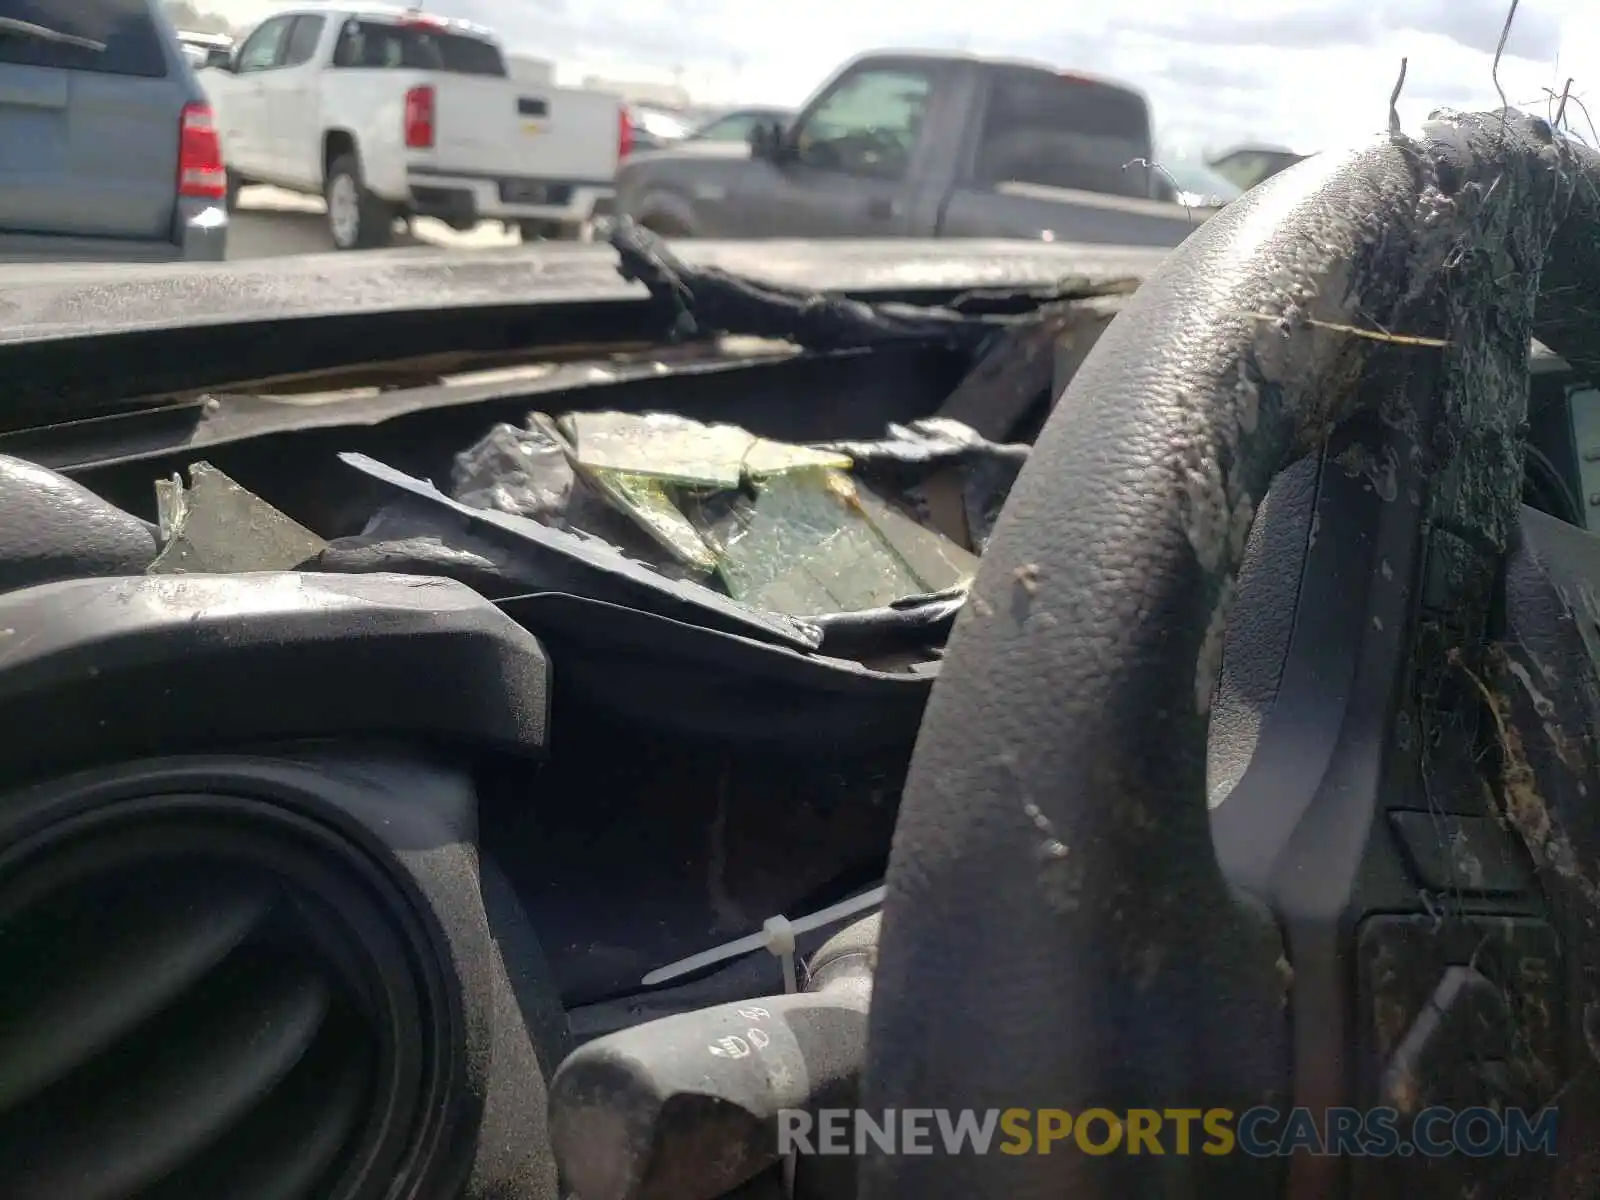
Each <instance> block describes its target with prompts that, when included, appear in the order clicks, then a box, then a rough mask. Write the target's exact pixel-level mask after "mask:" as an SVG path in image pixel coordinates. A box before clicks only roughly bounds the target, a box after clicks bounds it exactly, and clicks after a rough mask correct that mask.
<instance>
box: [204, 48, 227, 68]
mask: <svg viewBox="0 0 1600 1200" xmlns="http://www.w3.org/2000/svg"><path fill="white" fill-rule="evenodd" d="M205 65H206V66H208V67H215V68H216V69H217V70H219V71H231V70H233V51H231V50H223V49H221V48H220V47H219V48H217V49H214V50H208V51H206V64H205Z"/></svg>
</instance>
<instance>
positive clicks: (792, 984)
mask: <svg viewBox="0 0 1600 1200" xmlns="http://www.w3.org/2000/svg"><path fill="white" fill-rule="evenodd" d="M761 932H762V933H764V934H766V935H767V952H768V953H769V954H771V955H773V956H774V957H775V958H776V959H777V960H778V962H779V963H781V964H782V965H783V990H784V991H785V992H788V993H791V994H792V993H794V992H798V991H799V990H800V981H799V980H798V979H796V978H795V970H794V926H793V925H791V924H789V918H788V917H768V918H767V923H766V924H765V925H763V926H762V927H761Z"/></svg>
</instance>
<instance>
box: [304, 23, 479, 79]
mask: <svg viewBox="0 0 1600 1200" xmlns="http://www.w3.org/2000/svg"><path fill="white" fill-rule="evenodd" d="M333 65H334V66H336V67H345V68H351V69H362V70H377V71H382V70H396V69H400V68H405V69H408V70H418V71H446V72H449V73H450V74H452V75H489V76H493V77H495V78H497V79H504V78H506V62H505V57H504V56H503V55H502V54H501V53H500V47H498V46H496V45H495V44H494V43H493V42H488V41H485V40H484V39H482V38H476V37H471V36H470V35H468V34H464V33H453V32H451V31H449V30H445V29H436V28H433V27H431V26H426V25H399V24H390V23H388V22H385V21H346V22H345V24H344V28H343V29H341V30H340V31H339V44H338V45H337V46H336V47H334V51H333Z"/></svg>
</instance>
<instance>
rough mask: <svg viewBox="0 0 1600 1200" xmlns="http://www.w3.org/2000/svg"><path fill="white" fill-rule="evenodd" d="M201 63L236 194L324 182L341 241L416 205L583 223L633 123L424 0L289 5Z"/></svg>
mask: <svg viewBox="0 0 1600 1200" xmlns="http://www.w3.org/2000/svg"><path fill="white" fill-rule="evenodd" d="M199 78H200V82H201V84H202V86H203V87H204V88H205V90H206V93H207V95H208V96H209V98H210V100H211V104H212V107H213V109H214V110H215V111H216V114H217V122H218V127H219V128H220V130H221V133H222V146H223V153H224V155H225V157H226V159H227V167H228V189H229V190H228V198H229V201H230V204H231V203H232V202H233V201H234V200H235V199H236V198H237V196H238V192H239V188H240V187H242V186H244V185H247V184H258V183H259V184H271V185H273V186H276V187H281V188H285V189H288V190H290V191H296V192H305V193H309V194H313V195H315V194H320V195H322V196H323V197H324V199H325V200H326V201H327V206H328V226H329V230H330V232H331V233H332V235H333V243H334V245H335V246H337V247H338V248H339V249H341V250H353V249H366V248H373V247H379V246H386V245H388V244H389V243H390V241H391V239H392V238H393V235H394V225H395V221H396V219H398V218H404V219H410V218H411V217H414V216H429V217H437V218H439V219H441V220H443V221H445V222H447V223H448V224H449V225H451V226H452V227H454V228H457V229H470V228H472V227H473V226H474V225H476V224H477V223H478V222H480V221H485V220H492V221H500V222H503V223H505V224H507V225H515V226H517V227H518V228H519V229H520V230H521V232H522V236H523V238H524V239H525V240H526V239H530V238H534V237H575V236H577V233H578V231H579V230H581V229H582V228H583V227H584V226H585V225H586V224H587V223H588V222H589V221H591V220H592V219H594V218H595V217H597V216H601V215H604V214H605V213H607V212H609V211H610V203H611V197H612V195H613V191H612V181H613V177H614V176H615V174H616V169H617V163H618V161H619V159H620V158H621V157H622V155H624V154H626V153H627V149H628V142H629V136H630V135H629V129H628V121H627V114H626V110H625V108H624V106H623V103H622V101H621V99H620V98H618V97H616V96H612V95H609V94H607V93H604V92H597V91H587V90H579V89H572V88H558V87H554V86H550V85H543V84H530V83H524V82H518V81H515V80H513V79H511V78H510V77H509V76H508V73H507V69H506V57H505V55H504V53H503V52H502V50H501V47H500V44H499V43H498V41H497V40H496V39H495V37H494V35H493V34H492V33H491V32H490V31H488V30H487V29H483V28H481V27H479V26H475V25H471V24H469V23H467V22H464V21H454V20H447V19H444V18H441V17H437V16H434V15H432V14H427V13H422V12H418V11H415V10H403V9H396V8H384V7H377V6H373V7H367V6H362V7H356V6H351V5H308V6H306V7H304V8H294V9H285V10H282V11H279V12H276V13H274V15H272V16H271V17H269V18H267V19H266V20H265V21H263V22H262V23H261V24H260V25H258V26H256V28H255V29H254V30H252V31H251V33H250V34H249V36H248V37H246V38H245V39H244V40H243V41H242V42H240V44H239V46H238V49H237V51H236V53H235V54H234V56H233V58H232V60H231V61H230V62H229V64H228V65H227V66H226V67H225V68H223V67H215V68H210V69H207V70H204V71H201V72H200V73H199Z"/></svg>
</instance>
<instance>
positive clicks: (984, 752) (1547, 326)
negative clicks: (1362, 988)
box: [862, 114, 1600, 1200]
mask: <svg viewBox="0 0 1600 1200" xmlns="http://www.w3.org/2000/svg"><path fill="white" fill-rule="evenodd" d="M1597 179H1600V172H1597V169H1596V160H1595V156H1594V155H1593V154H1590V153H1588V152H1587V151H1585V150H1582V149H1581V148H1577V147H1575V146H1573V145H1571V144H1570V143H1567V142H1565V141H1564V140H1561V139H1557V138H1554V137H1553V136H1552V133H1551V130H1550V128H1549V126H1548V125H1547V124H1546V123H1545V122H1543V121H1540V120H1538V119H1536V118H1528V117H1524V116H1521V115H1512V116H1509V117H1503V116H1501V115H1498V114H1496V115H1471V116H1467V115H1458V114H1448V115H1445V116H1442V117H1440V118H1439V119H1437V120H1436V121H1435V122H1433V123H1432V124H1430V126H1429V127H1428V129H1427V130H1426V131H1425V136H1424V137H1423V138H1422V139H1420V140H1413V139H1410V138H1406V137H1402V136H1398V135H1396V136H1392V137H1388V138H1385V139H1383V140H1382V141H1380V142H1377V143H1375V144H1374V145H1372V146H1370V147H1368V148H1365V149H1362V150H1358V151H1353V152H1350V153H1348V154H1345V155H1324V156H1320V157H1319V158H1316V159H1312V160H1310V161H1308V162H1307V163H1305V164H1302V165H1301V166H1299V167H1296V168H1294V169H1291V170H1290V171H1288V172H1286V173H1285V174H1283V175H1280V176H1279V177H1277V178H1276V179H1274V180H1273V181H1271V182H1270V183H1269V184H1267V185H1265V186H1263V187H1262V188H1259V189H1257V190H1256V191H1254V192H1252V193H1250V194H1249V195H1247V196H1246V197H1245V198H1244V199H1243V200H1241V201H1238V202H1236V203H1235V204H1233V205H1232V206H1230V207H1229V208H1228V209H1226V210H1224V211H1223V212H1222V213H1221V214H1219V215H1218V216H1216V217H1214V218H1212V219H1211V220H1210V221H1208V222H1207V223H1206V224H1205V225H1204V226H1203V227H1202V228H1200V229H1199V230H1198V231H1197V232H1196V233H1195V234H1193V235H1192V236H1191V237H1190V238H1189V240H1188V241H1187V242H1186V243H1185V244H1184V245H1183V246H1182V247H1181V248H1180V249H1179V250H1178V251H1176V252H1175V253H1174V254H1173V255H1172V256H1171V258H1169V259H1168V260H1167V261H1166V263H1165V264H1163V266H1162V267H1161V268H1160V269H1159V270H1158V271H1157V272H1155V273H1154V274H1153V275H1152V276H1151V277H1150V278H1149V279H1148V280H1147V281H1146V282H1145V283H1144V285H1143V286H1142V287H1141V288H1140V290H1139V292H1138V293H1137V295H1136V296H1135V298H1134V299H1133V301H1132V303H1131V304H1130V305H1129V307H1128V308H1127V309H1126V310H1125V311H1124V313H1123V315H1122V316H1120V317H1119V318H1118V319H1117V320H1116V321H1115V322H1114V323H1113V324H1112V325H1111V327H1110V328H1109V329H1108V330H1107V332H1106V333H1105V335H1104V336H1103V337H1102V338H1101V339H1100V341H1099V344H1098V345H1097V346H1096V347H1095V349H1094V351H1093V353H1092V354H1091V355H1090V356H1089V358H1088V360H1087V361H1086V362H1085V364H1084V366H1083V367H1082V369H1081V370H1080V371H1079V373H1078V374H1077V376H1076V378H1075V379H1074V380H1073V382H1072V385H1071V386H1070V388H1069V389H1068V391H1067V393H1066V395H1065V396H1064V398H1063V399H1062V401H1061V403H1060V404H1059V405H1058V407H1057V410H1056V412H1055V414H1054V416H1053V418H1052V419H1051V421H1050V423H1049V425H1048V426H1047V427H1046V429H1045V431H1044V433H1043V435H1042V436H1041V438H1040V439H1039V442H1038V445H1037V447H1036V449H1035V452H1034V455H1033V457H1032V460H1031V461H1030V463H1029V465H1028V466H1027V468H1026V469H1025V470H1024V471H1023V473H1022V475H1021V478H1020V479H1019V480H1018V482H1017V485H1016V487H1015V488H1014V490H1013V491H1012V493H1011V497H1010V500H1009V503H1008V505H1007V508H1006V510H1005V512H1004V514H1003V515H1002V517H1001V520H1000V522H999V524H998V526H997V528H996V530H995V533H994V537H993V540H992V541H991V543H990V545H989V547H988V549H987V552H986V554H985V557H984V560H983V564H982V568H981V570H980V573H979V576H978V579H977V582H976V584H975V586H974V588H973V591H972V595H971V599H970V601H969V603H968V605H967V608H966V609H965V611H964V612H963V614H962V616H961V618H960V619H959V621H958V622H957V626H956V630H955V633H954V635H953V637H952V639H951V643H950V648H949V653H948V657H947V660H946V663H945V667H944V671H943V673H942V675H941V679H940V681H939V683H938V684H937V686H936V687H935V689H934V693H933V697H932V700H931V702H930V705H929V707H928V711H927V715H926V718H925V720H924V724H923V727H922V732H921V737H920V739H919V742H918V745H917V751H916V754H915V757H914V760H913V763H912V770H911V777H910V781H909V783H908V786H907V789H906V792H905V797H904V801H903V804H902V808H901V812H900V823H899V828H898V830H897V833H896V838H895V845H894V852H893V856H892V859H891V864H890V872H889V886H888V897H887V901H886V904H885V909H884V918H883V936H882V945H881V950H880V958H879V964H878V969H877V977H876V984H875V990H874V997H875V998H874V1003H873V1010H872V1018H871V1019H872V1025H871V1038H870V1051H869V1068H868V1076H867V1082H866V1089H865V1094H864V1100H863V1102H864V1104H865V1105H866V1107H867V1108H868V1109H869V1110H872V1111H874V1112H876V1111H877V1110H880V1109H883V1108H890V1107H892V1108H898V1109H905V1108H912V1107H916V1108H930V1107H931V1108H976V1109H980V1110H981V1109H990V1108H1001V1109H1004V1108H1010V1107H1055V1108H1065V1109H1069V1110H1076V1111H1082V1110H1083V1109H1084V1108H1087V1107H1102V1108H1106V1109H1111V1110H1113V1111H1115V1110H1119V1109H1121V1110H1126V1109H1128V1108H1153V1109H1157V1110H1160V1109H1163V1108H1169V1107H1175V1108H1197V1107H1205V1106H1209V1105H1223V1106H1226V1107H1229V1108H1233V1109H1235V1110H1238V1109H1240V1108H1243V1107H1248V1106H1249V1105H1251V1104H1254V1103H1270V1102H1273V1101H1275V1100H1281V1098H1282V1097H1283V1096H1284V1094H1285V1093H1286V1091H1287V1088H1288V1083H1289V1079H1290V1065H1289V1051H1288V1037H1287V1026H1288V1013H1287V1012H1286V1009H1287V1005H1286V997H1285V982H1284V981H1285V977H1286V976H1285V973H1284V972H1283V970H1282V969H1281V968H1282V964H1281V959H1280V956H1281V954H1282V947H1281V944H1280V941H1279V938H1278V936H1277V932H1276V929H1275V926H1274V923H1273V921H1272V920H1271V919H1270V917H1269V916H1268V915H1267V914H1265V913H1264V912H1263V911H1262V910H1260V909H1258V908H1257V907H1255V906H1254V905H1252V904H1251V903H1250V902H1248V901H1246V900H1244V899H1242V898H1240V897H1238V896H1237V895H1236V894H1235V893H1234V892H1233V891H1232V890H1231V889H1230V887H1229V885H1228V883H1227V882H1226V880H1225V879H1224V878H1223V877H1222V875H1221V872H1220V870H1219V868H1218V867H1217V864H1216V860H1215V854H1214V851H1213V849H1212V845H1211V841H1210V831H1209V826H1208V819H1207V809H1206V787H1205V784H1206V780H1205V763H1206V737H1207V724H1208V713H1207V709H1208V707H1209V702H1210V698H1211V694H1212V692H1211V689H1212V685H1213V683H1214V680H1215V678H1216V673H1217V669H1218V665H1219V660H1220V654H1221V644H1222V632H1223V628H1224V621H1225V617H1226V613H1227V610H1228V603H1229V600H1230V599H1231V597H1232V594H1233V592H1234V590H1235V573H1236V571H1237V569H1238V566H1239V563H1240V561H1241V557H1242V552H1243V548H1244V543H1245V538H1246V535H1247V533H1248V531H1249V529H1250V524H1251V520H1252V517H1253V514H1254V510H1255V506H1256V504H1257V502H1258V501H1259V500H1260V498H1261V497H1262V496H1263V495H1264V494H1265V491H1266V488H1267V485H1268V483H1269V482H1270V481H1271V479H1272V477H1273V476H1274V475H1275V474H1276V473H1277V472H1278V471H1279V470H1281V469H1282V468H1283V467H1284V466H1285V465H1286V463H1287V462H1288V461H1290V460H1291V458H1292V457H1293V456H1294V455H1295V454H1296V453H1298V452H1302V451H1304V450H1305V449H1307V448H1309V447H1311V446H1313V445H1315V444H1317V443H1318V442H1320V441H1321V440H1322V438H1323V437H1324V435H1325V434H1326V432H1327V430H1328V429H1329V428H1330V427H1331V426H1332V425H1334V424H1335V423H1337V422H1339V421H1341V420H1343V419H1344V418H1346V417H1348V416H1350V415H1352V414H1353V413H1354V412H1356V411H1358V410H1359V409H1360V408H1362V407H1364V406H1372V405H1376V404H1377V403H1378V402H1379V401H1380V399H1381V398H1382V397H1383V396H1385V395H1392V394H1393V388H1392V387H1390V388H1385V387H1384V386H1383V383H1384V380H1383V377H1382V373H1383V372H1384V371H1385V370H1388V369H1392V364H1393V363H1394V361H1395V355H1394V352H1393V349H1392V347H1391V346H1389V345H1386V344H1385V343H1384V341H1383V340H1381V339H1380V338H1375V337H1371V336H1363V335H1362V334H1361V333H1352V332H1351V330H1352V329H1354V330H1362V331H1368V332H1371V331H1376V330H1388V331H1391V332H1392V333H1397V334H1400V335H1403V336H1409V337H1412V338H1416V339H1422V341H1420V342H1415V343H1413V344H1421V345H1436V348H1437V349H1438V354H1439V360H1438V361H1439V363H1440V365H1441V368H1442V369H1441V371H1440V373H1439V374H1438V376H1437V378H1438V380H1439V383H1438V385H1437V386H1438V387H1439V389H1440V391H1441V394H1442V396H1443V401H1442V402H1443V403H1444V404H1445V405H1446V406H1447V407H1448V409H1449V413H1450V417H1451V420H1450V422H1449V423H1448V424H1450V425H1452V426H1453V427H1455V428H1472V429H1475V430H1480V431H1482V432H1483V434H1484V436H1483V437H1478V438H1474V439H1471V440H1469V441H1463V442H1462V443H1461V444H1459V445H1454V446H1451V447H1449V448H1448V449H1447V453H1449V454H1450V455H1452V456H1453V457H1455V458H1456V459H1457V460H1458V461H1459V460H1461V459H1463V458H1466V457H1470V456H1474V455H1476V456H1479V458H1480V459H1481V461H1479V462H1478V463H1477V464H1476V465H1477V466H1479V467H1481V468H1482V469H1483V470H1485V471H1487V472H1490V475H1489V476H1488V477H1491V478H1498V476H1497V475H1495V474H1494V472H1495V471H1496V470H1497V469H1498V463H1499V460H1501V459H1504V460H1506V461H1510V462H1515V461H1516V459H1517V454H1516V445H1517V440H1516V436H1515V433H1516V431H1515V430H1514V429H1512V428H1509V427H1506V426H1507V424H1508V422H1514V421H1516V420H1520V413H1511V415H1509V416H1508V415H1507V414H1508V412H1510V410H1511V409H1512V408H1513V407H1514V406H1513V405H1512V404H1511V403H1509V400H1508V398H1509V397H1511V396H1513V395H1515V394H1516V389H1518V388H1525V387H1526V379H1525V361H1526V353H1527V344H1528V338H1529V336H1530V334H1531V332H1532V331H1533V328H1534V321H1533V317H1534V311H1533V310H1534V302H1535V299H1536V298H1537V299H1538V300H1539V301H1540V312H1539V314H1538V316H1539V321H1538V331H1539V334H1540V337H1541V339H1542V340H1544V341H1545V342H1546V343H1547V344H1549V345H1551V346H1552V348H1553V349H1555V350H1557V352H1558V353H1562V354H1563V355H1565V356H1566V357H1568V358H1569V361H1574V362H1581V361H1584V360H1585V359H1588V360H1589V361H1591V362H1592V361H1593V360H1594V357H1595V356H1594V348H1593V346H1583V345H1581V344H1574V334H1575V333H1576V332H1577V330H1578V329H1579V327H1580V325H1582V324H1583V317H1584V314H1583V313H1582V311H1581V306H1582V304H1583V296H1582V294H1580V293H1579V289H1577V288H1568V289H1563V288H1561V287H1558V286H1556V282H1555V279H1554V276H1555V275H1556V274H1557V273H1560V274H1562V275H1563V276H1564V277H1565V278H1574V277H1576V278H1587V279H1589V280H1591V281H1592V280H1594V279H1597V278H1600V270H1597V269H1596V267H1597V265H1600V251H1597V246H1596V242H1597V237H1600V211H1597V207H1596V205H1597V201H1596V196H1597V195H1600V189H1596V188H1595V187H1594V181H1595V180H1597ZM1547 260H1550V261H1552V262H1555V263H1558V264H1560V265H1557V266H1553V267H1552V268H1550V270H1549V271H1547V272H1545V273H1544V279H1543V285H1544V290H1543V294H1542V295H1541V294H1540V292H1541V265H1542V264H1543V263H1545V262H1546V261H1547ZM1389 382H1390V383H1392V382H1393V381H1392V379H1391V380H1389ZM1474 405H1477V406H1478V407H1476V408H1474V407H1473V406H1474ZM1496 456H1498V458H1496ZM1500 490H1501V491H1504V492H1505V493H1506V495H1505V496H1504V497H1502V496H1500V495H1499V494H1498V492H1495V491H1493V490H1491V494H1489V495H1487V496H1484V495H1480V496H1478V497H1476V498H1475V500H1474V503H1475V504H1476V508H1475V510H1474V512H1473V513H1472V514H1471V515H1472V517H1473V518H1474V520H1475V521H1476V522H1477V523H1479V525H1481V527H1482V528H1481V532H1482V534H1483V536H1484V537H1485V538H1486V539H1487V540H1488V541H1489V542H1490V543H1492V544H1496V545H1499V546H1503V545H1504V539H1505V537H1506V536H1507V534H1508V531H1509V530H1510V529H1511V528H1512V526H1513V524H1514V521H1515V514H1516V505H1517V500H1518V495H1517V488H1516V487H1515V486H1508V487H1507V488H1504V489H1500ZM1435 515H1436V516H1438V515H1439V514H1437V513H1436V514H1435ZM1447 515H1448V514H1447ZM1278 569H1282V567H1281V566H1280V567H1279V568H1278ZM1230 1164H1232V1165H1231V1166H1230ZM1275 1169H1276V1168H1274V1167H1273V1166H1272V1164H1270V1163H1263V1162H1260V1161H1254V1160H1253V1161H1243V1162H1241V1158H1240V1156H1235V1157H1234V1158H1232V1159H1211V1160H1208V1161H1202V1159H1201V1157H1200V1156H1193V1157H1186V1158H1180V1157H1175V1156H1170V1155H1169V1156H1165V1157H1159V1156H1153V1155H1127V1154H1113V1155H1108V1156H1104V1157H1093V1156H1089V1155H1085V1154H1081V1153H1077V1152H1073V1151H1067V1152H1064V1153H1057V1154H1054V1155H1049V1156H1044V1155H1038V1154H1031V1155H1022V1156H1017V1157H1008V1156H1004V1155H994V1154H991V1155H986V1156H975V1155H963V1156H959V1157H956V1158H953V1159H952V1158H946V1157H943V1156H906V1155H897V1156H882V1157H877V1158H874V1159H872V1160H871V1161H869V1162H868V1163H867V1164H866V1165H865V1167H864V1170H863V1190H862V1195H863V1196H864V1197H865V1200H908V1198H911V1197H915V1198H916V1200H939V1198H941V1197H950V1198H952V1200H955V1198H959V1200H989V1198H993V1200H1000V1198H1001V1197H1004V1198H1006V1200H1029V1198H1032V1197H1046V1196H1049V1197H1058V1196H1061V1195H1072V1196H1074V1197H1080V1198H1081V1197H1104V1198H1106V1200H1112V1198H1116V1200H1121V1198H1122V1197H1127V1196H1145V1195H1158V1194H1159V1195H1185V1194H1191V1193H1192V1189H1193V1187H1194V1176H1195V1173H1197V1172H1199V1171H1201V1170H1220V1171H1223V1172H1228V1171H1230V1170H1232V1171H1240V1170H1243V1171H1246V1172H1248V1171H1251V1170H1256V1171H1262V1172H1267V1173H1269V1174H1268V1177H1266V1178H1265V1180H1264V1179H1263V1177H1258V1176H1251V1177H1249V1178H1250V1179H1252V1180H1254V1182H1255V1183H1256V1184H1257V1185H1258V1186H1261V1185H1263V1182H1265V1186H1267V1187H1268V1188H1270V1187H1271V1186H1272V1184H1271V1181H1270V1173H1271V1172H1272V1171H1274V1170H1275ZM1216 1182H1218V1183H1221V1182H1222V1181H1221V1180H1218V1181H1216ZM1234 1182H1235V1183H1239V1182H1244V1181H1241V1180H1239V1179H1238V1178H1237V1177H1236V1178H1235V1179H1234ZM1224 1186H1225V1185H1224ZM1208 1190H1209V1189H1208ZM1219 1194H1221V1193H1220V1192H1219Z"/></svg>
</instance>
